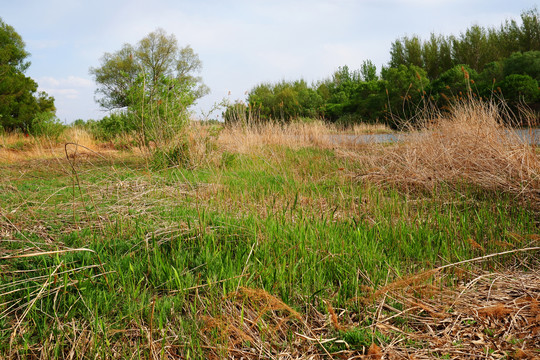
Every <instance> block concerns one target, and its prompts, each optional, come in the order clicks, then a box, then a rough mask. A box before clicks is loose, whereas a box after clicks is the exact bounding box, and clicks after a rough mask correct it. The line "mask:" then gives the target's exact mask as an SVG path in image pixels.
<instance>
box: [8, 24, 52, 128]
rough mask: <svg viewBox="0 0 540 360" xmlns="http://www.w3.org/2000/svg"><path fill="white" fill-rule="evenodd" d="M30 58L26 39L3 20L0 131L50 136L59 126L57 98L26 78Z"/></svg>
mask: <svg viewBox="0 0 540 360" xmlns="http://www.w3.org/2000/svg"><path fill="white" fill-rule="evenodd" d="M29 55H30V54H29V53H28V52H27V51H26V50H25V44H24V41H23V40H22V37H21V36H20V35H19V34H18V33H17V32H16V31H15V29H14V28H13V27H12V26H10V25H8V24H6V23H5V22H4V21H3V20H2V19H0V129H5V130H16V129H19V130H21V131H25V132H32V133H35V132H36V131H37V132H41V133H47V131H46V130H47V129H50V126H53V127H54V126H59V122H58V119H57V118H56V117H55V116H54V113H55V111H56V109H55V107H54V98H52V97H50V96H48V95H47V94H46V93H45V92H39V93H38V92H37V88H38V85H37V83H36V82H35V81H34V80H32V79H31V78H29V77H27V76H25V75H24V73H25V71H26V70H27V69H28V67H29V66H30V62H28V61H27V60H26V58H27V57H28V56H29Z"/></svg>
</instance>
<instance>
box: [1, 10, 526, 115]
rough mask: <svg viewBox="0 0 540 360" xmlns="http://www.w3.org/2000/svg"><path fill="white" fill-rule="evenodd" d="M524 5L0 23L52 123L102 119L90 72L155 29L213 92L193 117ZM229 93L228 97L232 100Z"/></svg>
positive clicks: (95, 13) (77, 15)
mask: <svg viewBox="0 0 540 360" xmlns="http://www.w3.org/2000/svg"><path fill="white" fill-rule="evenodd" d="M535 5H536V3H535V1H524V0H512V1H509V0H467V1H465V0H267V1H262V0H251V1H249V0H231V1H227V0H193V1H189V0H176V1H175V0H152V1H149V0H147V1H141V0H131V1H125V0H107V1H105V0H92V1H91V0H84V1H82V0H49V1H43V0H0V9H1V10H0V17H1V18H2V19H3V20H4V22H6V23H7V24H9V25H11V26H13V27H14V28H15V30H16V31H17V32H18V33H19V34H20V35H21V36H22V37H23V39H24V41H25V42H26V49H27V51H29V52H30V53H31V57H30V61H31V62H32V65H31V67H30V68H29V70H28V71H27V75H28V76H30V77H32V78H33V79H35V80H36V81H37V82H38V84H39V86H40V90H45V91H47V92H48V93H49V94H50V95H53V96H54V97H55V99H56V106H57V108H58V110H57V115H58V117H59V118H60V119H61V120H63V121H66V122H68V123H69V122H71V121H73V120H75V119H78V118H82V119H89V118H94V119H98V118H101V117H102V116H103V115H104V113H103V112H102V111H101V110H100V109H99V107H98V106H97V104H96V103H95V102H94V91H95V84H94V82H93V80H92V78H91V77H90V76H89V74H88V69H89V68H90V67H96V66H99V64H100V63H99V59H100V58H101V56H102V55H103V53H105V52H114V51H116V50H119V49H120V48H121V46H122V44H124V43H131V44H134V43H136V42H137V41H139V40H140V39H141V38H143V37H144V36H145V35H147V34H148V33H150V32H151V31H154V30H155V29H156V28H158V27H161V28H163V29H164V30H165V31H166V32H168V33H173V34H175V35H176V37H177V39H178V42H179V45H180V46H185V45H191V47H192V48H193V49H194V51H195V52H196V53H198V54H199V57H200V59H201V60H202V62H203V71H202V73H201V76H202V77H203V80H204V82H205V83H206V84H207V85H208V86H209V87H210V89H211V90H212V93H211V94H210V95H208V96H206V97H205V98H203V99H201V100H199V102H198V105H197V106H195V108H194V110H195V111H196V112H198V113H200V110H201V109H202V110H203V111H207V110H208V109H210V108H211V106H212V104H214V103H218V102H219V101H220V100H222V99H224V98H228V99H229V100H230V101H233V100H235V99H244V98H245V95H244V94H245V92H246V91H249V90H250V89H251V88H253V87H254V86H255V85H257V84H258V83H261V82H268V81H270V82H276V81H279V80H282V79H286V80H293V79H299V78H303V79H305V80H306V81H308V82H312V81H316V80H320V79H323V78H325V77H327V76H329V75H330V74H331V73H332V72H333V71H334V70H335V69H336V68H337V67H338V66H342V65H348V66H349V67H350V68H352V69H357V68H359V67H360V65H361V64H362V62H363V61H364V60H367V59H370V60H372V61H373V62H374V63H375V64H376V65H377V67H378V69H380V67H381V65H385V64H386V63H387V62H388V60H389V50H390V45H391V43H392V41H394V40H395V39H396V38H398V37H401V36H404V35H413V34H417V35H420V36H421V37H422V38H427V37H428V36H429V34H430V33H431V32H436V33H442V34H445V35H448V34H456V35H458V34H459V32H461V31H464V30H465V29H466V28H467V27H469V26H470V25H473V24H478V25H482V26H499V25H500V24H501V23H502V22H503V21H504V20H505V19H511V18H514V19H516V20H517V19H519V15H520V13H521V12H522V11H523V10H526V9H530V8H532V7H533V6H535ZM229 92H230V94H231V95H228V94H229Z"/></svg>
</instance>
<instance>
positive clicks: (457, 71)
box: [224, 9, 540, 126]
mask: <svg viewBox="0 0 540 360" xmlns="http://www.w3.org/2000/svg"><path fill="white" fill-rule="evenodd" d="M539 81H540V16H539V14H538V11H537V9H531V10H527V11H524V12H523V13H522V14H521V23H518V22H517V21H515V20H507V21H506V22H505V23H504V24H502V25H501V26H500V27H499V28H484V27H481V26H478V25H474V26H471V27H470V28H469V29H467V30H466V31H465V32H464V33H461V34H460V35H459V36H454V35H451V36H443V35H437V34H434V33H432V34H431V36H430V38H429V39H428V40H425V41H424V40H422V39H420V38H419V37H418V36H412V37H402V38H399V39H397V40H396V41H394V42H393V43H392V45H391V49H390V62H389V64H388V66H387V67H383V68H382V69H381V71H380V76H379V75H378V72H377V69H376V67H375V65H373V63H372V62H371V61H369V60H368V61H365V62H364V63H363V64H362V66H361V68H360V69H359V70H351V69H349V67H347V66H343V67H340V68H338V69H337V70H336V71H335V72H334V74H332V76H330V77H329V78H327V79H325V80H322V81H319V82H316V83H313V84H311V85H308V84H307V83H306V82H305V81H304V80H298V81H281V82H279V83H276V84H260V85H257V86H256V87H255V88H253V89H252V90H251V92H250V93H249V95H248V98H247V105H245V106H244V107H243V108H242V111H247V112H255V113H256V114H257V116H258V118H260V119H261V120H263V121H264V120H269V119H272V120H278V121H284V122H286V121H290V120H291V119H297V118H303V117H317V118H324V119H326V120H328V121H332V122H337V123H342V124H344V125H346V124H350V123H357V122H384V123H386V124H388V125H390V126H398V125H399V122H400V120H399V119H414V118H415V116H416V115H418V114H419V111H421V110H424V109H426V108H428V105H429V106H437V107H438V108H439V109H443V110H444V109H445V108H446V107H447V106H448V105H449V104H450V103H452V102H454V101H455V100H465V99H469V98H471V99H472V98H484V99H487V98H491V97H493V96H496V97H500V98H504V99H505V100H506V101H507V102H508V103H509V104H510V106H512V107H517V106H521V105H524V104H526V105H529V106H532V107H537V106H538V103H539V102H540V91H539V88H538V82H539ZM239 106H240V105H239V104H234V105H231V107H229V108H228V109H227V110H226V112H225V113H224V115H225V120H226V121H234V120H236V119H239V118H245V117H239V116H238V111H239V109H240V107H239ZM231 114H235V116H231Z"/></svg>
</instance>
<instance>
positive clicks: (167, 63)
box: [90, 29, 209, 110]
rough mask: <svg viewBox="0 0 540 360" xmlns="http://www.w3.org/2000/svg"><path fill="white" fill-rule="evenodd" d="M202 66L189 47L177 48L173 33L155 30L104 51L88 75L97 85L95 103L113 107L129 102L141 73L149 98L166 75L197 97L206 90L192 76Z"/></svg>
mask: <svg viewBox="0 0 540 360" xmlns="http://www.w3.org/2000/svg"><path fill="white" fill-rule="evenodd" d="M201 68H202V63H201V61H200V59H199V57H198V55H197V54H195V53H194V52H193V49H192V48H191V47H190V46H186V47H184V48H179V47H178V41H177V40H176V37H175V36H174V35H173V34H171V35H167V33H166V32H165V31H164V30H162V29H157V30H156V31H154V32H152V33H150V34H148V35H147V36H146V37H144V38H143V39H142V40H140V41H139V42H138V43H137V44H136V45H131V44H125V45H124V46H123V47H122V48H121V49H120V50H119V51H117V52H115V53H105V54H104V55H103V57H102V58H101V66H99V67H96V68H94V67H92V68H90V74H91V75H92V76H93V77H94V80H95V81H96V83H97V84H98V88H97V90H96V94H98V95H99V96H100V98H98V99H97V102H98V104H99V105H100V106H101V107H103V108H105V109H107V110H113V109H121V108H125V107H128V106H130V105H131V103H132V100H133V98H132V91H131V90H132V88H133V87H134V86H135V84H136V82H137V81H138V80H139V77H141V76H143V77H144V81H145V89H146V90H147V91H148V95H149V96H150V97H153V96H154V95H155V94H157V93H158V92H159V91H158V87H159V85H160V81H161V80H162V78H168V79H175V80H176V81H177V82H178V83H179V85H181V86H184V87H185V85H187V87H189V88H190V91H192V92H193V95H194V97H195V98H196V99H197V98H200V97H202V96H204V95H206V94H207V93H208V92H209V89H208V88H207V87H206V85H204V84H203V83H202V82H201V78H200V77H198V76H195V74H196V73H197V72H199V71H200V70H201ZM186 105H191V104H186Z"/></svg>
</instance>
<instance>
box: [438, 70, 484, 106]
mask: <svg viewBox="0 0 540 360" xmlns="http://www.w3.org/2000/svg"><path fill="white" fill-rule="evenodd" d="M477 80H478V73H477V72H476V71H474V69H471V68H470V67H469V66H468V65H456V66H454V67H453V68H451V69H450V70H447V71H445V72H444V73H442V74H441V76H440V77H439V78H438V79H437V80H435V81H433V82H432V83H431V84H430V86H429V89H428V92H429V93H430V94H432V96H433V97H434V98H435V100H436V101H437V103H438V105H439V106H441V107H444V106H446V105H448V104H449V103H451V102H454V101H456V100H466V99H468V98H469V97H470V96H477V94H476V93H477V91H476V88H475V87H474V86H475V82H476V81H477Z"/></svg>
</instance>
